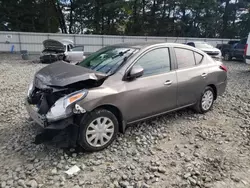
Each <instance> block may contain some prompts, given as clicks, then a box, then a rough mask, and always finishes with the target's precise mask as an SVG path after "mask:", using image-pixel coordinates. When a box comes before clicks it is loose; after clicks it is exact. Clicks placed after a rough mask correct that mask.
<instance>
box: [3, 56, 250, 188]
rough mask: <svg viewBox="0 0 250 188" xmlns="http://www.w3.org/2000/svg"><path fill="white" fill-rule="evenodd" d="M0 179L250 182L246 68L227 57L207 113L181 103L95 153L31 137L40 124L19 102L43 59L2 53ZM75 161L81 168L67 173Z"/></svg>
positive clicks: (75, 183)
mask: <svg viewBox="0 0 250 188" xmlns="http://www.w3.org/2000/svg"><path fill="white" fill-rule="evenodd" d="M0 56H1V58H0V82H1V84H0V91H1V92H0V93H1V97H0V113H1V116H0V143H1V144H0V149H1V150H0V182H1V183H0V186H1V187H2V188H7V187H8V188H10V187H17V188H24V187H32V188H38V187H44V188H50V187H51V188H55V187H74V188H79V187H80V188H82V187H90V188H97V187H101V188H106V187H110V188H111V187H112V188H113V187H126V188H132V187H137V188H142V187H143V188H148V187H155V188H159V187H162V188H165V187H167V188H172V187H173V188H177V187H179V188H184V187H185V188H189V187H195V188H198V187H201V188H203V187H206V188H210V187H211V188H224V187H225V188H241V187H244V188H245V187H246V188H249V187H250V179H249V177H250V160H249V159H250V158H249V157H250V150H249V149H250V123H249V122H250V115H249V112H250V92H249V88H250V82H249V80H250V71H249V66H248V65H246V64H244V63H241V62H226V63H225V64H226V65H227V66H228V68H229V80H228V81H229V83H228V88H227V92H226V93H225V94H224V96H222V97H220V98H219V99H218V100H217V101H216V102H215V105H214V109H213V110H212V111H211V112H209V113H207V114H206V115H200V114H195V113H194V112H193V111H191V110H182V111H179V112H175V113H171V114H168V115H166V116H163V117H159V118H157V119H153V120H150V121H147V122H142V123H140V124H137V125H135V126H134V127H129V128H128V129H127V131H126V134H125V135H119V137H118V139H117V140H116V141H115V142H114V144H113V145H112V146H111V147H109V148H108V149H106V150H104V151H101V152H98V153H91V154H89V153H81V152H80V153H79V152H76V151H74V149H71V150H70V151H64V150H62V149H60V148H59V147H56V146H54V145H52V144H41V145H35V144H33V141H34V137H35V135H36V134H37V133H39V131H40V129H39V127H38V126H36V125H35V124H34V123H32V122H30V121H29V120H28V115H27V113H26V110H25V107H24V104H23V102H24V97H25V95H26V93H27V87H28V85H29V83H30V81H31V80H32V77H33V75H34V73H35V71H37V70H39V69H40V68H41V67H43V66H45V65H41V64H37V63H34V61H32V60H29V61H23V60H20V56H17V55H12V56H10V55H4V54H0ZM74 165H77V166H78V167H79V168H80V169H81V170H80V171H79V172H78V173H76V174H74V175H72V176H69V175H67V174H66V173H65V171H66V170H68V169H69V168H71V167H72V166H74Z"/></svg>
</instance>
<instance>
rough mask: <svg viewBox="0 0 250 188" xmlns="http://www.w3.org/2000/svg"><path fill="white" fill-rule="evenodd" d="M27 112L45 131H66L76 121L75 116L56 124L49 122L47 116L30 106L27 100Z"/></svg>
mask: <svg viewBox="0 0 250 188" xmlns="http://www.w3.org/2000/svg"><path fill="white" fill-rule="evenodd" d="M25 106H26V110H27V112H28V114H29V116H30V117H31V119H32V120H33V121H35V122H36V123H37V124H38V125H40V126H41V127H42V128H43V129H55V130H61V129H65V128H66V127H68V126H69V125H73V123H74V119H73V116H72V117H69V118H66V119H62V120H59V121H55V122H49V121H48V120H47V118H46V116H44V115H41V114H39V113H38V112H37V111H36V110H35V108H34V107H32V105H30V104H29V102H28V100H27V99H25Z"/></svg>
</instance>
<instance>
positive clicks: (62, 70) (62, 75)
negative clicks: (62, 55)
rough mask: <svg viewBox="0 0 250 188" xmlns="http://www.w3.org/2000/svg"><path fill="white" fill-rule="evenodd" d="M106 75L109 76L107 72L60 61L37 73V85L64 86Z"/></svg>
mask: <svg viewBox="0 0 250 188" xmlns="http://www.w3.org/2000/svg"><path fill="white" fill-rule="evenodd" d="M105 77H107V75H106V74H103V73H100V72H96V71H93V70H90V69H87V68H84V67H81V66H78V65H72V64H69V63H65V62H63V61H58V62H55V63H53V64H50V65H48V66H46V67H44V68H42V69H41V70H39V71H38V72H37V73H36V74H35V85H36V86H38V85H47V86H59V87H64V86H67V85H70V84H73V83H76V82H80V81H86V80H95V81H98V80H101V79H103V78H105ZM38 87H39V86H38Z"/></svg>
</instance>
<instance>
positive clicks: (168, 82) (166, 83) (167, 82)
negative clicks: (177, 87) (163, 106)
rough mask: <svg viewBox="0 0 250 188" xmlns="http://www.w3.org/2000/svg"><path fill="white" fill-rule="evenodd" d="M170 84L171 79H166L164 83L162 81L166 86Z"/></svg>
mask: <svg viewBox="0 0 250 188" xmlns="http://www.w3.org/2000/svg"><path fill="white" fill-rule="evenodd" d="M171 84H172V81H170V80H167V81H166V82H165V83H164V85H166V86H170V85H171Z"/></svg>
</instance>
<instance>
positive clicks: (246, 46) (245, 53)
mask: <svg viewBox="0 0 250 188" xmlns="http://www.w3.org/2000/svg"><path fill="white" fill-rule="evenodd" d="M247 48H248V44H246V45H245V48H244V56H246V55H247Z"/></svg>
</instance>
